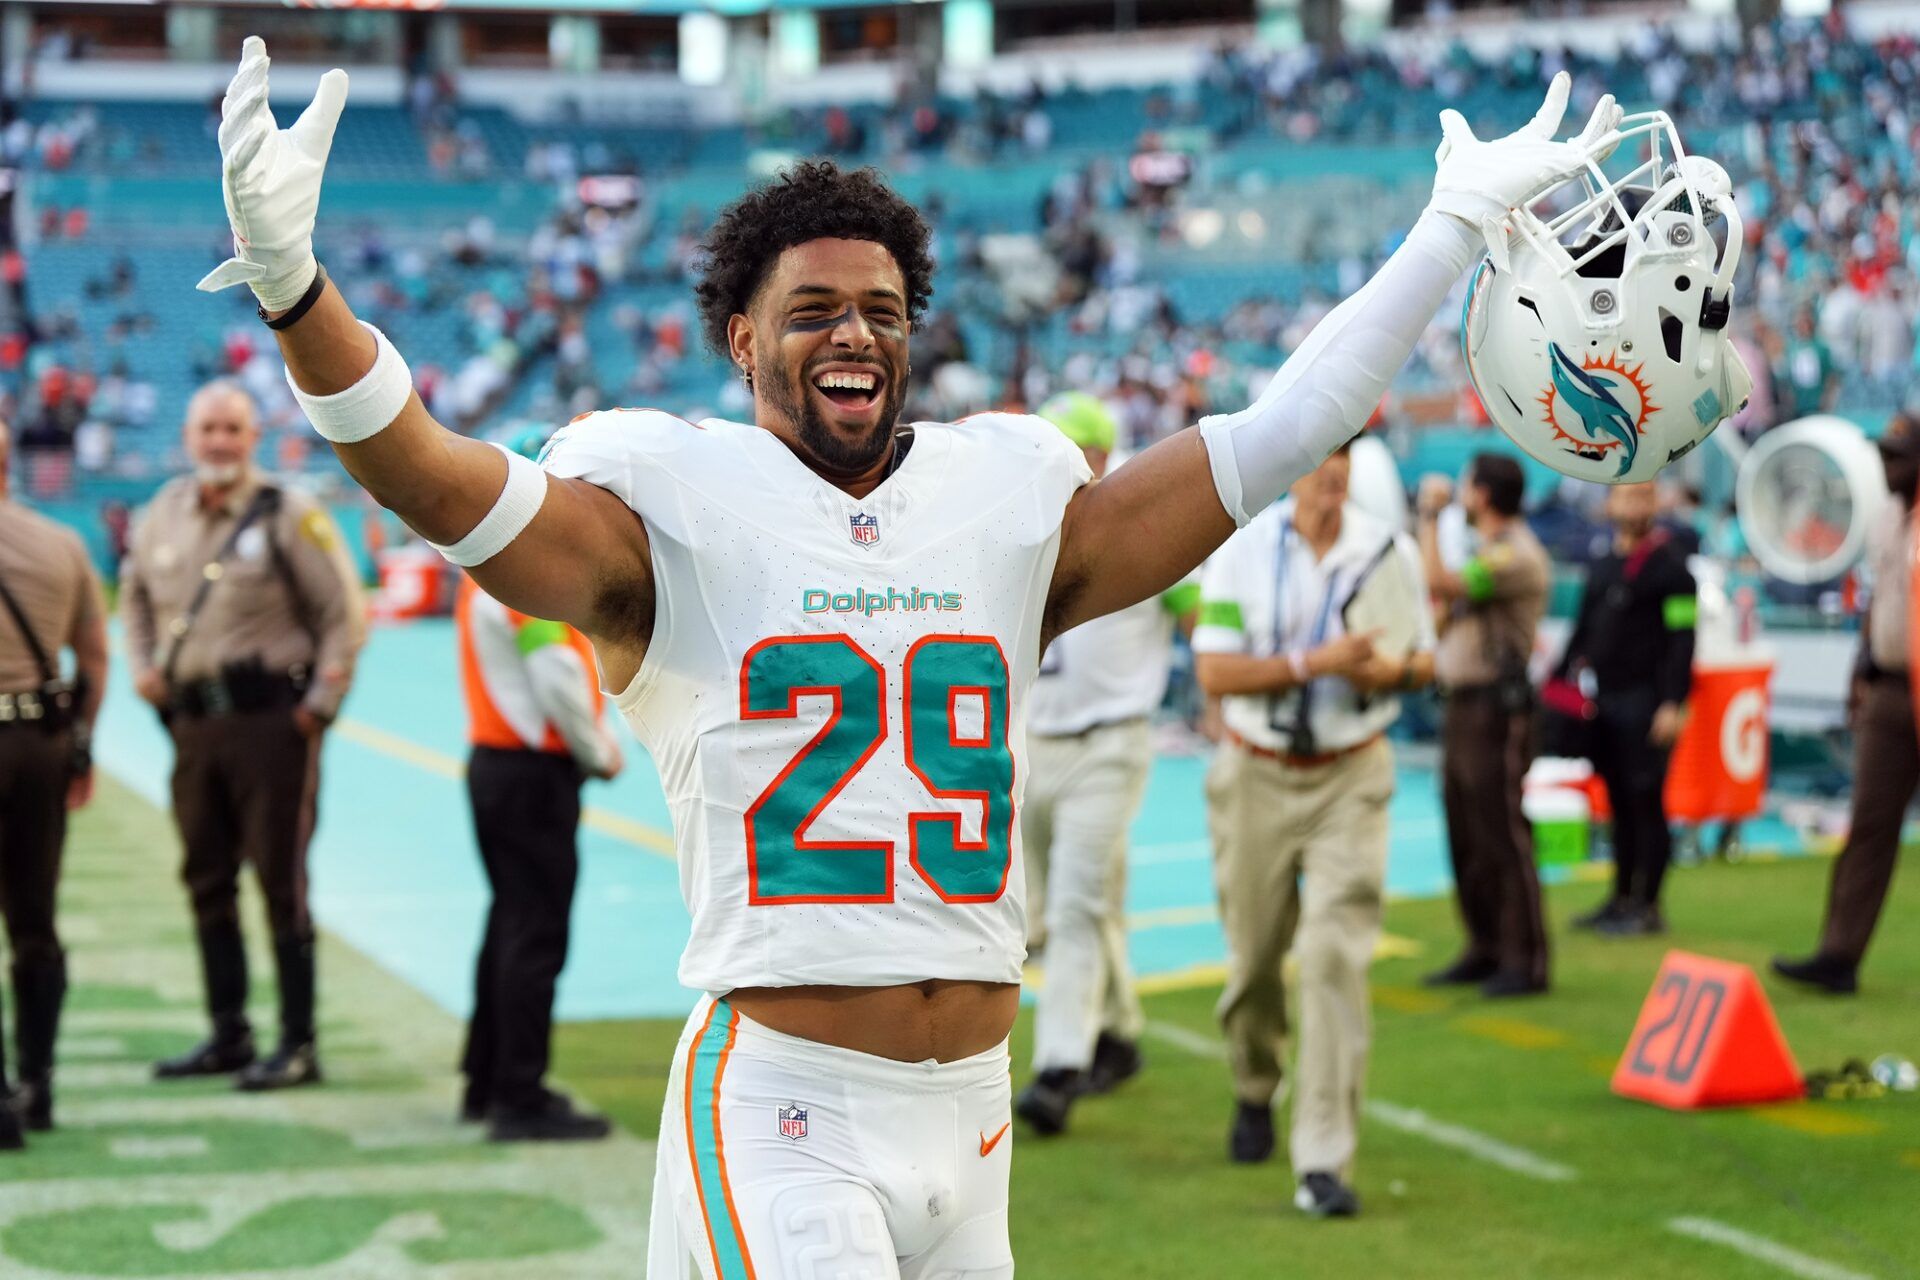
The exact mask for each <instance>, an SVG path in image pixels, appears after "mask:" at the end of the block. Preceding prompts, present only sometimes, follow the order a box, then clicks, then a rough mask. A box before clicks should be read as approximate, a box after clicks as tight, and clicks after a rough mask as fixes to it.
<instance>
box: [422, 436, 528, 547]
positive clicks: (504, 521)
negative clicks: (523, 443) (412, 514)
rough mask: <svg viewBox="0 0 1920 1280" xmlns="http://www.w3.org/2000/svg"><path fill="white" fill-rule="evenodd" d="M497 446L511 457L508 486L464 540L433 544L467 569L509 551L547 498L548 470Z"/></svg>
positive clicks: (509, 460)
mask: <svg viewBox="0 0 1920 1280" xmlns="http://www.w3.org/2000/svg"><path fill="white" fill-rule="evenodd" d="M493 447H494V448H496V449H498V450H500V452H501V453H503V454H505V455H506V457H507V483H506V487H505V488H503V489H501V490H500V496H499V498H498V499H496V500H495V501H494V504H493V509H492V510H490V511H488V512H487V514H486V515H485V516H484V517H482V519H481V521H480V523H479V524H477V525H475V526H473V528H472V529H470V530H468V531H467V536H466V537H464V538H462V539H460V541H458V542H455V543H453V544H451V545H449V546H441V545H440V544H439V543H437V542H436V543H434V544H433V549H434V550H435V551H438V552H439V553H440V554H441V555H443V556H445V557H446V558H447V559H448V560H451V561H452V562H453V563H455V564H457V565H459V566H460V567H461V568H463V569H471V568H472V567H473V566H474V565H477V564H485V563H486V562H487V561H489V560H491V559H493V558H494V557H495V556H497V555H499V554H500V553H501V552H502V551H505V550H506V549H507V544H508V543H510V542H512V541H513V540H514V539H515V538H517V537H519V536H520V533H521V531H522V530H524V529H525V528H526V527H527V526H528V525H529V524H531V523H533V518H534V516H536V515H538V514H539V513H540V504H541V503H543V502H545V501H546V500H547V473H546V472H544V471H542V470H541V469H540V468H539V467H537V466H535V465H534V464H533V463H532V462H531V461H529V460H528V459H526V458H523V457H521V456H520V455H519V454H517V453H514V452H513V451H512V450H510V449H508V448H506V447H505V446H504V445H498V444H496V445H494V446H493Z"/></svg>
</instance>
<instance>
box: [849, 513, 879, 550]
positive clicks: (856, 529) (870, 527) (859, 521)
mask: <svg viewBox="0 0 1920 1280" xmlns="http://www.w3.org/2000/svg"><path fill="white" fill-rule="evenodd" d="M847 519H848V520H849V521H851V522H852V524H853V540H854V541H855V542H857V543H859V544H860V545H861V546H863V547H870V546H872V545H873V544H874V543H876V542H878V541H880V517H879V516H870V515H868V514H866V513H865V512H864V511H856V512H855V513H854V514H852V515H851V516H848V517H847Z"/></svg>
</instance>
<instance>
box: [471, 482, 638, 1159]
mask: <svg viewBox="0 0 1920 1280" xmlns="http://www.w3.org/2000/svg"><path fill="white" fill-rule="evenodd" d="M536 451H537V450H528V451H527V452H528V454H529V456H531V454H532V453H533V452H536ZM455 630H456V633H457V635H458V641H459V650H460V683H461V686H462V688H463V689H464V690H465V693H466V703H467V737H468V741H469V743H470V744H471V747H472V750H471V753H470V754H469V755H468V757H467V798H468V800H469V802H470V803H471V805H472V809H473V829H474V835H475V837H476V839H477V840H478V842H479V845H480V861H481V864H482V865H483V866H484V868H485V870H486V874H487V884H488V887H489V888H490V889H491V891H492V893H493V901H492V903H491V904H490V905H489V906H488V908H487V928H486V936H485V940H484V941H483V943H482V945H481V948H480V957H479V962H478V964H477V966H476V970H477V971H476V973H475V976H474V1000H473V1018H472V1020H471V1021H470V1022H469V1023H468V1026H467V1045H466V1050H465V1052H464V1053H463V1055H462V1058H461V1064H460V1069H461V1071H462V1073H463V1074H465V1076H466V1078H467V1087H466V1095H465V1097H464V1098H463V1100H462V1102H461V1108H460V1110H461V1118H462V1119H465V1120H470V1121H485V1122H486V1123H487V1125H488V1130H487V1136H488V1137H489V1138H491V1139H492V1140H493V1141H495V1142H512V1141H521V1140H528V1139H534V1140H554V1139H558V1140H568V1139H592V1138H604V1137H606V1136H607V1134H608V1133H609V1132H611V1130H612V1126H611V1125H610V1124H609V1123H608V1121H607V1119H606V1117H604V1116H598V1115H593V1114H590V1113H587V1112H582V1111H578V1110H576V1109H575V1108H574V1106H573V1103H572V1100H571V1099H569V1098H568V1097H567V1096H566V1095H565V1094H561V1093H558V1092H555V1091H554V1090H552V1089H549V1088H548V1087H547V1085H546V1074H547V1064H548V1058H549V1050H550V1047H551V1041H552V1036H553V998H554V987H555V984H556V983H557V982H558V981H559V978H560V970H561V969H562V968H564V967H565V965H566V962H567V941H568V937H567V926H568V919H569V915H570V913H571V912H572V910H573V891H574V886H575V884H576V883H577V882H578V880H579V874H580V854H579V846H578V837H579V829H580V788H581V785H582V784H583V783H584V782H585V781H586V779H588V778H601V779H610V778H613V777H616V776H617V775H618V774H619V772H620V767H621V756H620V748H619V746H618V745H617V744H616V742H615V741H614V738H613V735H612V734H611V733H610V732H609V731H608V730H607V727H606V724H605V722H604V721H603V719H602V718H601V702H602V698H601V693H600V688H599V685H598V683H597V682H596V680H595V668H594V665H593V650H592V648H591V647H590V646H589V645H588V643H587V639H586V637H585V636H583V635H581V634H580V632H579V631H577V630H575V629H574V628H572V627H570V626H568V625H567V624H566V623H564V622H549V621H546V620H544V619H540V618H532V617H528V616H527V615H526V614H524V613H518V612H516V611H514V610H512V609H509V608H507V607H506V606H505V605H503V604H501V603H500V602H499V601H498V600H495V599H494V598H493V597H492V596H489V595H487V594H486V593H485V592H483V591H481V590H480V589H479V588H478V587H476V586H475V585H474V583H473V579H472V578H469V577H465V576H464V575H463V576H462V578H461V585H460V600H459V606H458V609H457V612H456V615H455Z"/></svg>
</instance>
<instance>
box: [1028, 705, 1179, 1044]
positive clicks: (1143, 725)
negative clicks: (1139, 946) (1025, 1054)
mask: <svg viewBox="0 0 1920 1280" xmlns="http://www.w3.org/2000/svg"><path fill="white" fill-rule="evenodd" d="M1027 760H1028V773H1027V793H1026V803H1025V806H1024V807H1023V808H1022V810H1021V812H1020V835H1021V842H1022V845H1023V846H1024V852H1025V855H1026V866H1027V919H1028V922H1029V923H1028V929H1027V933H1028V937H1029V938H1033V937H1035V936H1036V935H1039V934H1040V933H1041V932H1042V930H1044V936H1045V939H1046V947H1047V957H1046V982H1045V983H1044V984H1043V985H1042V986H1041V988H1040V994H1039V996H1038V998H1037V1000H1036V1001H1035V1006H1034V1041H1033V1065H1034V1069H1035V1070H1036V1071H1046V1070H1049V1069H1051V1068H1068V1069H1072V1070H1077V1071H1084V1070H1085V1069H1086V1068H1087V1067H1088V1066H1089V1065H1091V1063H1092V1061H1093V1046H1094V1041H1095V1040H1097V1039H1098V1038H1099V1034H1100V1032H1101V1031H1102V1030H1103V1029H1104V1030H1107V1031H1111V1032H1113V1033H1114V1034H1115V1035H1118V1036H1119V1037H1121V1038H1122V1039H1126V1040H1137V1039H1139V1038H1140V1033H1141V1030H1142V1028H1143V1027H1144V1026H1145V1022H1146V1019H1145V1017H1144V1016H1143V1015H1142V1013H1141V1011H1140V1000H1139V997H1138V996H1137V995H1135V994H1134V990H1133V969H1132V966H1131V965H1129V964H1128V962H1127V926H1126V905H1125V900H1126V887H1127V827H1128V825H1129V824H1130V823H1131V822H1132V821H1133V815H1134V813H1135V812H1136V811H1137V810H1138V809H1139V807H1140V797H1141V794H1142V793H1143V792H1144V791H1145V789H1146V785H1147V772H1148V770H1149V769H1150V768H1151V767H1152V764H1153V745H1152V741H1151V739H1150V738H1149V736H1148V731H1147V722H1146V721H1145V720H1144V719H1142V720H1133V721H1127V722H1125V723H1123V724H1114V725H1106V726H1104V727H1102V728H1099V729H1094V730H1092V731H1091V732H1088V733H1085V734H1081V735H1079V736H1077V737H1060V738H1048V737H1041V736H1039V735H1037V734H1036V735H1031V736H1029V738H1028V739H1027Z"/></svg>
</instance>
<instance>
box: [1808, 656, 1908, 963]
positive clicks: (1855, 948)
mask: <svg viewBox="0 0 1920 1280" xmlns="http://www.w3.org/2000/svg"><path fill="white" fill-rule="evenodd" d="M1917 785H1920V738H1916V737H1915V734H1914V719H1913V697H1912V693H1911V691H1910V690H1909V688H1908V686H1907V682H1906V681H1904V680H1895V679H1885V678H1883V679H1880V680H1876V681H1874V682H1873V683H1872V684H1869V685H1868V686H1867V688H1866V692H1865V693H1864V694H1863V695H1862V697H1861V702H1860V711H1859V714H1858V717H1857V718H1856V720H1855V721H1854V726H1853V823H1852V826H1851V827H1850V829H1849V830H1848V832H1847V845H1846V848H1844V849H1842V850H1841V851H1840V857H1839V858H1838V859H1837V860H1836V861H1835V862H1834V864H1833V887H1832V889H1831V890H1830V891H1829V893H1828V895H1827V920H1826V925H1825V927H1824V928H1823V929H1822V930H1821V932H1820V951H1821V953H1822V954H1823V955H1828V956H1832V957H1834V958H1836V959H1840V960H1845V961H1846V962H1847V963H1849V964H1855V965H1857V964H1859V963H1860V959H1861V957H1862V956H1864V955H1866V953H1867V943H1868V941H1870V940H1871V939H1872V937H1873V928H1874V926H1875V925H1876V924H1878V923H1879V921H1880V908H1881V907H1882V906H1884V905H1885V904H1886V901H1887V889H1888V887H1889V886H1891V885H1892V883H1893V867H1894V863H1895V862H1896V861H1898V859H1899V855H1900V828H1901V825H1902V824H1903V823H1904V822H1905V821H1906V816H1907V805H1909V804H1910V803H1912V801H1913V793H1914V789H1915V787H1916V786H1917Z"/></svg>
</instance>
